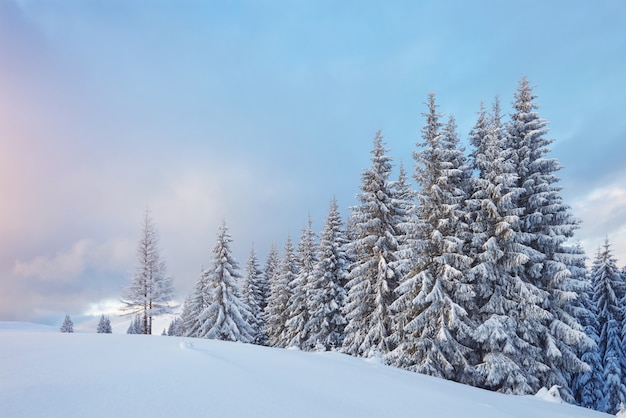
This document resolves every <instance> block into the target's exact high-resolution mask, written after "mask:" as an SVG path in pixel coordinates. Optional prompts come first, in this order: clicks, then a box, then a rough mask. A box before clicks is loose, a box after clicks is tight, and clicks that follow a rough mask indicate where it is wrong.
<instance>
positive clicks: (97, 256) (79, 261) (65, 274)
mask: <svg viewBox="0 0 626 418" xmlns="http://www.w3.org/2000/svg"><path fill="white" fill-rule="evenodd" d="M129 253H130V254H131V255H132V244H131V245H129V243H128V242H127V241H125V240H120V239H117V240H112V241H109V242H105V243H101V244H97V243H95V242H94V241H93V240H90V239H81V240H79V241H77V242H75V243H74V244H73V245H72V246H71V248H69V249H67V250H66V251H59V252H57V253H55V254H54V255H40V256H37V257H35V258H33V259H31V260H27V261H21V260H17V261H15V263H14V265H13V274H14V275H15V276H16V277H21V278H26V279H33V278H34V279H39V280H42V281H54V282H56V283H70V282H73V281H74V280H75V279H77V278H78V277H80V276H81V275H82V274H84V273H85V272H86V271H87V270H88V269H94V270H99V271H101V270H110V269H116V268H120V267H122V266H125V265H127V264H128V262H129Z"/></svg>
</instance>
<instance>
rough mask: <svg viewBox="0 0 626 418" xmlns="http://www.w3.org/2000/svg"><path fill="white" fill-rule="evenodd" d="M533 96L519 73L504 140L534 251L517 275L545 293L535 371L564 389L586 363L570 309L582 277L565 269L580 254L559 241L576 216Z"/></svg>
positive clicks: (583, 339)
mask: <svg viewBox="0 0 626 418" xmlns="http://www.w3.org/2000/svg"><path fill="white" fill-rule="evenodd" d="M535 99H536V95H535V94H534V93H533V89H532V87H531V86H530V85H529V83H528V80H527V79H526V78H522V80H521V81H520V83H519V86H518V88H517V92H516V94H515V101H514V103H513V107H514V112H513V114H512V115H511V122H510V123H509V124H508V126H507V137H506V141H507V145H508V148H509V149H510V151H511V153H510V158H511V161H512V163H513V170H514V171H515V173H516V174H517V180H516V186H517V187H518V188H519V190H520V191H521V193H519V194H518V195H517V196H516V199H517V203H516V206H517V207H519V208H522V209H523V212H521V213H520V215H519V229H520V232H521V233H522V234H524V235H525V236H526V240H527V245H528V246H529V247H530V248H532V249H533V250H534V251H535V252H536V253H537V254H539V255H540V256H539V258H538V259H536V260H535V261H534V262H532V263H526V264H525V271H524V272H523V274H524V277H523V279H524V280H525V281H528V282H529V283H532V284H533V285H535V286H537V287H538V288H540V289H543V290H545V291H546V292H547V294H548V298H549V306H548V310H549V312H550V316H549V318H547V321H546V323H545V331H546V334H545V335H543V336H541V339H542V340H543V341H544V342H543V344H544V346H545V348H544V350H542V351H541V354H542V356H543V359H542V360H541V361H542V362H543V363H545V364H546V365H548V366H549V370H548V371H547V372H546V373H545V374H543V375H541V376H539V377H540V379H541V381H542V384H543V385H545V386H547V387H551V386H552V385H559V386H561V387H562V391H564V390H565V391H567V389H568V388H569V383H570V380H571V376H572V375H573V374H575V373H581V372H585V371H586V370H587V369H588V367H587V365H585V363H584V362H582V361H581V360H580V359H579V357H578V355H579V354H578V353H582V352H586V351H587V350H589V349H590V348H591V347H592V346H593V341H591V340H590V339H589V338H587V336H586V335H585V333H584V332H583V329H582V326H581V325H580V323H579V321H578V319H577V318H576V313H575V310H576V309H577V307H578V306H580V303H579V302H578V300H577V299H578V298H579V295H580V294H581V292H582V288H583V287H584V282H583V281H582V280H580V278H579V277H578V276H576V275H575V274H573V273H572V271H571V269H573V268H575V265H576V264H577V259H578V258H580V257H584V254H582V255H581V254H578V253H576V252H573V251H571V248H569V247H566V246H565V244H566V241H567V240H568V239H569V238H571V237H572V236H573V235H574V232H575V230H576V229H577V228H578V224H579V221H578V220H576V219H575V218H573V216H572V215H571V213H570V210H569V207H568V206H567V205H565V204H564V202H563V199H562V197H561V193H560V191H561V187H560V186H558V182H559V178H558V177H557V176H556V173H557V172H558V171H559V170H560V169H561V165H560V164H559V163H558V161H557V160H556V159H553V158H548V157H547V154H548V153H549V152H550V149H549V148H548V146H549V145H550V144H551V143H552V142H553V140H552V139H548V138H546V134H547V132H548V131H547V128H546V127H547V124H548V123H547V121H545V120H544V119H542V118H540V117H539V114H538V113H537V109H538V105H537V104H536V102H535Z"/></svg>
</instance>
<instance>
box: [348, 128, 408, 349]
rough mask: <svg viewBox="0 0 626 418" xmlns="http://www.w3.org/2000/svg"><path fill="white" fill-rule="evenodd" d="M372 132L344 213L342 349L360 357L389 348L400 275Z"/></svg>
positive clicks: (382, 161) (395, 227)
mask: <svg viewBox="0 0 626 418" xmlns="http://www.w3.org/2000/svg"><path fill="white" fill-rule="evenodd" d="M387 152H388V150H387V149H386V148H385V146H384V143H383V138H382V135H381V133H380V131H379V132H377V133H376V137H375V138H374V146H373V150H372V158H371V160H372V166H371V168H369V169H367V170H365V171H364V172H363V175H362V184H361V186H360V188H361V193H360V194H359V195H357V198H358V200H359V202H360V204H359V205H358V206H355V207H353V208H352V212H351V214H350V218H351V221H350V228H351V229H352V231H351V232H350V234H351V238H352V239H353V241H352V242H351V243H350V245H349V254H350V257H351V258H352V260H353V262H352V264H351V266H350V271H349V273H348V283H347V288H348V296H347V300H346V304H345V306H344V315H345V317H346V320H347V321H348V324H347V325H346V330H345V332H346V337H345V339H344V341H343V346H342V351H343V352H345V353H347V354H351V355H355V356H362V357H372V356H383V355H385V354H386V353H388V352H389V351H390V350H391V349H392V347H391V346H390V344H391V341H390V339H389V337H390V335H391V332H392V322H391V313H390V305H391V304H392V303H393V301H394V298H395V296H394V292H395V289H396V287H397V286H398V283H399V281H400V278H401V276H402V266H401V265H400V264H399V261H400V260H399V258H400V255H399V253H398V251H399V243H398V240H399V237H400V236H401V235H402V232H401V228H400V226H399V225H400V224H401V223H402V222H401V220H400V218H399V212H400V210H401V208H400V206H399V205H397V201H396V199H395V194H394V190H393V186H392V183H391V182H390V180H389V175H390V173H391V168H392V164H391V157H390V156H389V155H387Z"/></svg>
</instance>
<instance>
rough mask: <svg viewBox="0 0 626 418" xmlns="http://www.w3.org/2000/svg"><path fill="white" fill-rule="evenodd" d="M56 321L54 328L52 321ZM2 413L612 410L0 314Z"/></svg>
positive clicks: (337, 360) (582, 413)
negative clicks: (4, 319) (75, 329)
mask: <svg viewBox="0 0 626 418" xmlns="http://www.w3.org/2000/svg"><path fill="white" fill-rule="evenodd" d="M45 331H53V332H45ZM0 364H1V365H2V366H1V367H0V415H2V416H3V417H12V418H20V417H44V416H45V417H59V418H60V417H63V418H68V417H81V418H83V417H111V416H115V417H138V416H150V417H175V416H184V417H220V418H225V417H238V418H239V417H290V418H291V417H359V418H367V417H420V416H430V417H433V416H446V417H457V416H459V417H471V418H474V417H475V418H490V417H493V418H495V417H498V418H507V417H536V418H541V417H546V418H547V417H550V418H559V417H563V418H565V417H568V418H577V417H580V418H584V417H587V418H591V417H602V416H604V417H607V416H608V415H606V414H601V413H599V412H594V411H591V410H586V409H583V408H578V407H575V406H572V405H567V404H562V403H555V402H546V401H545V400H543V399H541V397H537V396H508V395H502V394H499V393H493V392H488V391H484V390H480V389H476V388H472V387H469V386H465V385H460V384H457V383H453V382H448V381H445V380H441V379H436V378H432V377H429V376H424V375H419V374H416V373H411V372H407V371H403V370H400V369H396V368H392V367H388V366H384V365H382V364H380V362H377V361H375V360H371V359H369V360H368V359H362V358H353V357H349V356H346V355H343V354H339V353H330V352H325V353H305V352H300V351H296V350H283V349H274V348H267V347H259V346H254V345H248V344H241V343H232V342H222V341H214V340H202V339H188V338H177V337H162V336H148V335H119V334H95V333H94V334H87V333H74V334H62V333H60V332H58V330H56V329H51V328H46V327H45V326H38V325H33V324H16V323H1V322H0Z"/></svg>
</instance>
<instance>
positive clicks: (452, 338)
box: [387, 94, 474, 381]
mask: <svg viewBox="0 0 626 418" xmlns="http://www.w3.org/2000/svg"><path fill="white" fill-rule="evenodd" d="M427 104H428V113H426V114H425V115H424V116H425V117H426V120H427V123H426V126H425V127H424V129H423V130H422V137H423V139H424V142H422V143H420V144H418V145H420V146H421V147H422V149H421V151H419V152H415V154H414V156H415V160H416V174H415V180H416V181H417V183H418V184H419V186H420V192H419V193H418V195H417V197H418V201H419V206H418V207H417V216H418V219H417V227H418V231H417V237H418V239H419V240H420V243H421V244H420V245H419V247H420V249H421V251H420V252H419V255H418V257H417V263H416V265H415V267H414V270H413V271H412V272H411V273H410V274H409V275H407V276H406V279H405V280H404V281H403V282H402V284H401V285H400V287H399V288H398V294H399V297H398V299H397V300H396V302H395V303H394V304H393V305H392V308H393V309H394V311H396V312H397V313H396V317H397V318H396V323H397V324H404V329H403V330H401V332H402V333H403V334H404V338H402V339H401V341H400V344H399V345H398V346H397V348H396V349H395V350H394V351H393V352H392V353H390V355H389V356H388V357H387V359H388V361H389V362H391V363H392V364H396V365H398V366H400V367H404V368H407V369H409V370H413V371H417V372H420V373H425V374H429V375H432V376H437V377H442V378H446V379H450V380H456V381H469V380H470V379H469V378H467V377H466V375H468V374H470V373H468V369H469V368H470V364H469V362H468V359H467V356H468V354H469V353H470V351H471V350H470V348H469V347H468V346H467V345H466V344H467V343H468V342H469V341H470V334H471V332H472V330H473V324H472V323H471V321H470V318H469V315H468V312H467V310H466V305H467V304H468V303H470V302H472V300H473V296H474V295H473V290H472V288H471V285H470V284H469V283H468V277H467V272H468V270H469V266H470V261H471V260H470V258H469V257H468V256H466V255H464V254H463V249H464V248H463V245H464V240H463V237H464V235H465V234H466V230H467V227H466V225H465V224H464V222H463V219H464V214H463V210H462V209H463V205H464V203H465V200H466V188H467V187H466V184H465V183H466V181H467V174H466V172H467V170H468V168H467V165H466V162H465V157H464V155H463V150H461V149H459V145H458V144H459V139H458V137H457V135H456V125H455V123H454V118H452V117H451V118H450V121H449V122H448V124H447V125H446V126H445V127H442V125H441V123H440V122H439V118H440V116H441V115H440V114H438V113H437V112H436V104H435V96H434V94H430V96H429V100H428V103H427Z"/></svg>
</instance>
